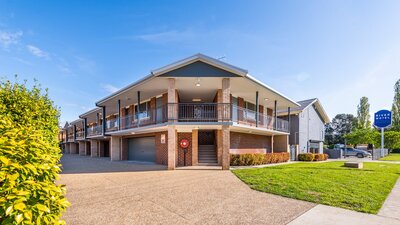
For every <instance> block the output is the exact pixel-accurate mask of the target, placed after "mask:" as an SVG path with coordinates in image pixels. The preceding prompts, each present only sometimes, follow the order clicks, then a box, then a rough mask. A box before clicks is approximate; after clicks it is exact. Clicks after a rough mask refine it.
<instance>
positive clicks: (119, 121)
mask: <svg viewBox="0 0 400 225" xmlns="http://www.w3.org/2000/svg"><path fill="white" fill-rule="evenodd" d="M118 130H121V100H119V99H118Z"/></svg>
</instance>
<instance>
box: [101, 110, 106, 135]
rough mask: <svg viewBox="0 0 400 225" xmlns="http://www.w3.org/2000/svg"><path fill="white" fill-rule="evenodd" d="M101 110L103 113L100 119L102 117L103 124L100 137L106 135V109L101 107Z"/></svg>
mask: <svg viewBox="0 0 400 225" xmlns="http://www.w3.org/2000/svg"><path fill="white" fill-rule="evenodd" d="M102 109H103V113H102V115H101V116H102V117H103V124H102V129H101V131H102V135H103V136H104V135H105V134H106V107H105V106H102Z"/></svg>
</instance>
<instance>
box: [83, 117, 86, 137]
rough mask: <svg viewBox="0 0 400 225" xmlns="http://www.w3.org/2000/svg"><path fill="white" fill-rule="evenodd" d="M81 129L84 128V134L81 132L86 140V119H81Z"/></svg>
mask: <svg viewBox="0 0 400 225" xmlns="http://www.w3.org/2000/svg"><path fill="white" fill-rule="evenodd" d="M83 127H84V130H83V131H84V132H83V135H84V136H83V137H84V138H85V139H86V137H87V118H85V119H83Z"/></svg>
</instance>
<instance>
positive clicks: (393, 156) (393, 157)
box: [379, 153, 400, 161]
mask: <svg viewBox="0 0 400 225" xmlns="http://www.w3.org/2000/svg"><path fill="white" fill-rule="evenodd" d="M379 160H384V161H400V153H391V154H389V155H388V156H386V157H383V158H380V159H379Z"/></svg>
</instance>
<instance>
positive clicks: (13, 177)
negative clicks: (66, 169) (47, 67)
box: [0, 81, 69, 224]
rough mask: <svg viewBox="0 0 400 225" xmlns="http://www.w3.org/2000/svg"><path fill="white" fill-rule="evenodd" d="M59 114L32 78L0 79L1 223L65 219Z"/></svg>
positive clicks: (27, 222)
mask: <svg viewBox="0 0 400 225" xmlns="http://www.w3.org/2000/svg"><path fill="white" fill-rule="evenodd" d="M58 117H59V112H58V109H57V108H56V107H55V106H54V104H53V102H52V101H51V100H50V99H49V97H48V94H47V90H46V92H45V93H42V89H41V88H40V86H39V85H37V84H36V83H35V85H34V86H33V87H32V89H28V88H27V87H26V84H25V83H23V84H19V83H14V84H12V83H11V82H10V81H5V82H1V83H0V168H1V170H0V185H1V186H0V224H64V221H61V220H60V216H61V213H62V212H63V211H64V210H65V209H66V208H67V207H68V206H69V202H68V201H67V200H66V198H65V197H64V195H65V192H66V189H65V187H64V186H62V185H58V184H56V183H55V181H56V180H57V179H58V178H59V174H58V173H59V172H60V165H59V164H58V162H59V160H60V157H61V151H60V148H59V147H58V141H57V133H58Z"/></svg>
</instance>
